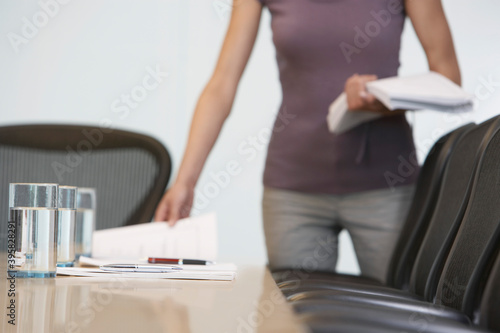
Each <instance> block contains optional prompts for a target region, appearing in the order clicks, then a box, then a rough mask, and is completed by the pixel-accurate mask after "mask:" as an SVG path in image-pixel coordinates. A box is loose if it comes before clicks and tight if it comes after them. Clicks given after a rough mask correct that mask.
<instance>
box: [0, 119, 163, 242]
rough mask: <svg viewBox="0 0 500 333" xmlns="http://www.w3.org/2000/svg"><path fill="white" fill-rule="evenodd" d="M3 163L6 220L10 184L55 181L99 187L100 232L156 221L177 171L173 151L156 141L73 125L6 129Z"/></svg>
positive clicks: (0, 204)
mask: <svg viewBox="0 0 500 333" xmlns="http://www.w3.org/2000/svg"><path fill="white" fill-rule="evenodd" d="M0 163H1V169H0V216H3V217H4V219H6V217H7V216H8V215H7V214H8V195H9V193H8V191H9V186H8V184H9V183H12V182H38V183H40V182H44V183H47V182H53V183H59V184H61V185H75V186H80V187H94V188H96V192H97V209H96V229H104V228H111V227H118V226H124V225H130V224H135V223H142V222H148V221H150V220H151V218H152V217H153V214H154V210H155V207H156V205H157V203H158V202H159V200H160V198H161V195H162V193H163V192H164V190H165V187H166V185H167V182H168V179H169V177H170V170H171V161H170V156H169V154H168V152H167V150H166V149H165V147H164V146H163V145H162V144H161V143H159V142H158V141H157V140H155V139H153V138H151V137H148V136H145V135H141V134H136V133H132V132H127V131H120V130H110V129H102V128H98V127H92V126H69V125H28V126H8V127H2V128H0ZM1 225H2V228H3V229H4V230H0V231H2V233H3V234H5V232H6V230H5V228H6V226H5V223H1Z"/></svg>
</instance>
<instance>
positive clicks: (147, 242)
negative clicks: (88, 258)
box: [92, 213, 217, 274]
mask: <svg viewBox="0 0 500 333" xmlns="http://www.w3.org/2000/svg"><path fill="white" fill-rule="evenodd" d="M92 257H96V258H99V257H100V258H113V259H120V258H123V259H128V260H129V259H130V258H147V257H167V258H189V259H202V260H212V261H215V260H216V259H217V220H216V216H215V213H211V214H206V215H202V216H196V217H191V218H186V219H182V220H179V221H178V222H177V224H176V225H175V226H173V227H170V226H168V224H167V223H164V222H152V223H143V224H138V225H133V226H126V227H120V228H111V229H104V230H98V231H96V232H94V236H93V247H92ZM169 274H170V273H169Z"/></svg>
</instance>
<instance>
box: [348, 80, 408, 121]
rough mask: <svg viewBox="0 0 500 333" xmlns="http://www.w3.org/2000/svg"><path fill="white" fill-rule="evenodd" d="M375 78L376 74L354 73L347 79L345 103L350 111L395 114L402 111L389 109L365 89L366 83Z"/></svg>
mask: <svg viewBox="0 0 500 333" xmlns="http://www.w3.org/2000/svg"><path fill="white" fill-rule="evenodd" d="M375 80H377V76H376V75H358V74H354V75H353V76H351V77H350V78H348V79H347V81H346V83H345V88H344V91H345V93H346V96H347V104H348V107H349V110H351V111H373V112H378V113H382V114H383V115H397V114H401V113H403V112H404V111H402V110H396V111H391V110H389V109H387V108H386V107H385V105H383V104H382V103H381V102H380V101H379V100H378V99H376V98H375V96H373V95H372V94H370V93H369V92H368V91H367V90H366V83H367V82H370V81H375Z"/></svg>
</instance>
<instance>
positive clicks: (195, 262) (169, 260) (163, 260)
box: [148, 257, 215, 265]
mask: <svg viewBox="0 0 500 333" xmlns="http://www.w3.org/2000/svg"><path fill="white" fill-rule="evenodd" d="M148 263H150V264H174V265H213V264H215V262H213V261H209V260H199V259H174V258H153V257H149V258H148Z"/></svg>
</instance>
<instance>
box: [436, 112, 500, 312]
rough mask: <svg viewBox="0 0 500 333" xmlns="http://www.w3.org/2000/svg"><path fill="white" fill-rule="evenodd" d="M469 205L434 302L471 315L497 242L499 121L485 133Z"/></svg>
mask: <svg viewBox="0 0 500 333" xmlns="http://www.w3.org/2000/svg"><path fill="white" fill-rule="evenodd" d="M488 137H490V138H491V139H489V140H486V141H485V142H483V145H482V148H481V149H484V154H483V155H482V157H481V159H480V161H479V164H478V170H477V172H476V174H475V177H474V185H473V188H472V193H471V197H470V201H469V205H468V207H467V210H466V212H465V215H464V219H463V221H462V223H461V225H460V229H459V231H458V234H457V236H456V240H455V242H454V243H453V247H452V248H451V250H450V255H449V257H448V259H447V260H446V264H445V266H444V269H443V274H442V276H441V279H440V281H439V285H438V292H437V294H436V303H438V304H442V305H446V306H449V307H453V308H455V309H459V310H461V311H463V312H464V313H465V314H467V315H469V316H471V315H472V314H473V310H474V308H475V307H476V306H477V304H478V303H479V301H478V297H479V296H480V295H479V291H480V290H481V288H482V287H483V286H484V284H485V283H486V277H487V274H486V273H487V272H488V268H489V267H490V266H491V264H492V261H493V260H492V259H493V258H494V255H496V253H497V250H498V246H499V242H500V195H499V193H500V171H499V170H500V169H499V164H500V119H498V120H497V121H496V122H495V124H494V126H492V127H491V128H490V130H489V133H488V135H487V137H486V138H488Z"/></svg>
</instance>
